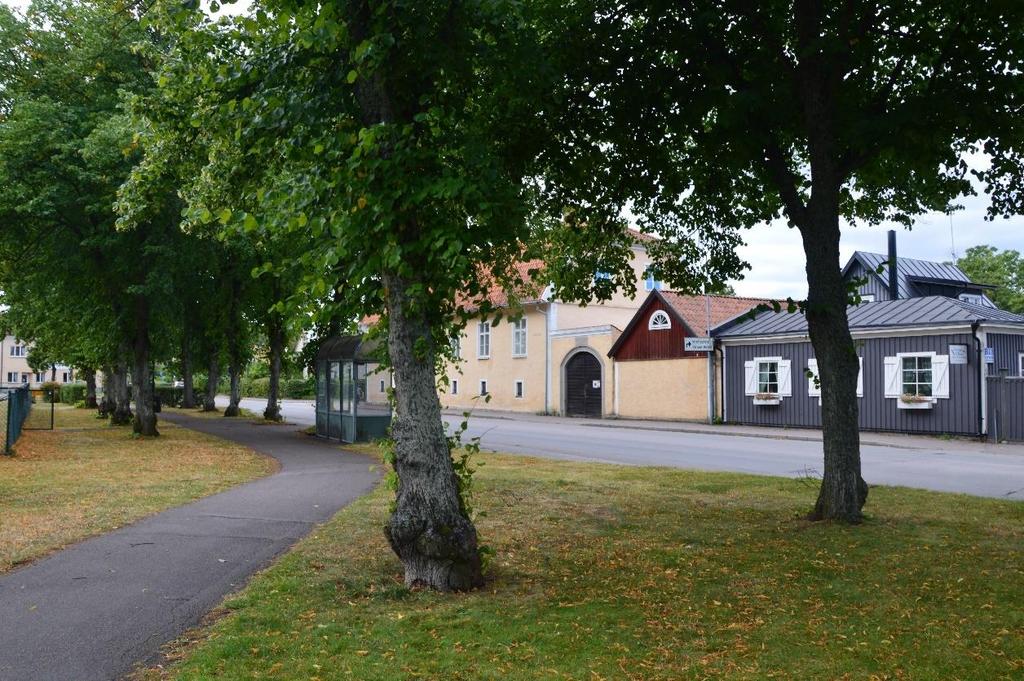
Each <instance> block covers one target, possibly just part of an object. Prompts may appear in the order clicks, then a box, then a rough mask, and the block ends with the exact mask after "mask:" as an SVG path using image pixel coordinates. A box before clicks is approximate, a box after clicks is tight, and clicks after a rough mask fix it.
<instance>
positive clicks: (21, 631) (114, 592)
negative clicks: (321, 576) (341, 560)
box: [0, 416, 379, 681]
mask: <svg viewBox="0 0 1024 681" xmlns="http://www.w3.org/2000/svg"><path fill="white" fill-rule="evenodd" d="M168 420H174V421H178V422H182V423H183V424H187V425H188V426H189V427H191V428H194V429H196V430H201V431H203V432H208V433H211V434H214V435H217V436H220V437H224V438H226V439H229V440H234V441H236V442H241V443H242V444H245V445H248V446H249V447H252V448H253V449H255V450H257V451H260V452H264V453H266V454H270V455H272V456H274V457H275V458H276V459H277V460H278V461H279V462H280V463H281V471H280V472H278V473H276V474H274V475H271V476H269V477H266V478H263V479H260V480H257V481H255V482H251V483H248V484H245V485H241V486H239V487H234V488H232V489H230V490H228V491H226V492H223V493H221V494H217V495H214V496H211V497H206V498H205V499H201V500H199V501H197V502H195V503H192V504H188V505H186V506H180V507H178V508H174V509H171V510H169V511H165V512H163V513H159V514H157V515H154V516H151V517H150V518H147V519H145V520H142V521H140V522H138V523H135V524H133V525H129V526H128V527H125V528H122V529H120V530H117V531H115V532H111V533H109V534H105V535H102V536H100V537H96V538H95V539H90V540H87V541H84V542H81V543H79V544H76V545H74V546H72V547H70V548H67V549H65V550H63V551H59V552H57V553H55V554H53V555H52V556H50V557H48V558H45V559H43V560H40V561H37V562H35V563H33V564H31V565H28V566H26V567H24V568H21V569H18V570H15V571H13V572H11V573H9V574H7V575H4V576H2V577H0V680H2V681H62V680H65V679H66V680H68V681H94V680H95V681H108V680H110V679H116V678H120V677H121V676H122V675H123V674H125V673H126V672H128V671H130V670H131V669H132V667H133V665H134V664H135V663H136V662H142V661H148V660H150V659H152V658H153V657H154V656H155V655H156V654H157V652H158V651H159V648H160V646H161V645H163V644H164V643H166V642H167V641H170V640H172V639H174V638H176V637H177V636H179V635H180V634H182V633H183V632H184V631H185V630H186V629H188V628H189V627H193V626H195V625H196V624H198V623H199V621H200V619H201V618H202V617H203V615H205V614H206V613H207V612H208V611H209V610H211V609H212V608H213V607H215V606H216V605H218V604H219V603H220V602H221V599H222V598H223V597H224V596H225V595H226V594H228V593H230V592H232V591H235V590H237V589H238V588H239V587H241V586H242V585H243V584H244V583H245V582H246V581H247V580H248V578H249V576H250V575H252V574H253V573H254V572H256V571H257V570H259V569H261V568H263V567H265V566H266V565H267V564H268V563H269V562H270V561H271V560H272V559H273V558H274V557H275V556H277V555H278V554H280V553H282V552H284V551H285V550H287V549H288V548H289V547H290V546H291V545H292V544H294V543H295V542H296V541H297V540H298V539H299V538H301V537H303V536H305V535H306V534H307V533H308V532H309V531H310V530H311V529H312V528H313V527H314V525H316V524H318V523H321V522H324V521H325V520H327V519H328V518H330V517H331V516H332V515H334V513H335V512H337V510H338V509H340V508H341V507H342V506H344V505H346V504H348V503H349V502H351V501H352V500H354V499H355V498H356V497H358V496H360V495H361V494H363V493H364V492H367V491H369V490H370V489H371V488H372V487H373V486H374V485H375V484H376V481H377V479H378V477H379V473H377V472H374V471H372V470H371V464H372V461H371V460H369V459H367V458H366V457H363V456H359V455H356V454H349V453H345V452H342V451H339V449H338V448H337V447H336V446H332V445H330V444H328V443H326V442H323V441H319V440H316V439H314V438H309V437H305V436H304V435H301V434H300V433H297V432H296V429H295V428H288V427H275V426H254V425H253V424H252V423H250V422H248V421H246V420H241V421H238V420H233V419H230V420H229V419H197V418H190V417H187V416H180V417H178V416H176V417H170V418H169V419H168ZM0 522H2V519H0Z"/></svg>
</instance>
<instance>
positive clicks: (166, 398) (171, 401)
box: [156, 383, 185, 407]
mask: <svg viewBox="0 0 1024 681" xmlns="http://www.w3.org/2000/svg"><path fill="white" fill-rule="evenodd" d="M156 396H157V397H159V398H160V404H161V405H163V406H166V407H180V406H181V401H182V400H183V399H184V398H185V389H184V388H179V387H177V386H174V385H171V384H169V383H157V385H156Z"/></svg>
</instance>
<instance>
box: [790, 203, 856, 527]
mask: <svg viewBox="0 0 1024 681" xmlns="http://www.w3.org/2000/svg"><path fill="white" fill-rule="evenodd" d="M821 203H824V204H825V205H820V204H819V203H816V200H815V199H813V198H812V200H811V202H810V204H809V205H808V208H807V215H806V221H805V223H804V224H803V225H801V228H800V231H801V234H802V236H803V243H804V252H805V253H806V255H807V284H808V294H807V310H806V315H807V328H808V331H809V334H810V337H811V344H812V345H813V346H814V355H815V357H816V358H817V360H818V371H819V380H820V381H821V425H822V437H823V440H824V450H825V468H824V473H823V474H822V479H821V490H820V491H819V493H818V500H817V503H815V505H814V510H813V511H812V512H811V514H810V518H811V519H812V520H838V521H842V522H851V523H856V522H860V521H861V519H862V515H861V509H862V508H863V507H864V503H865V502H866V501H867V497H868V486H867V483H865V482H864V479H863V478H862V477H861V464H860V428H859V424H858V418H857V414H858V404H857V374H858V373H859V371H860V362H859V360H858V359H857V350H856V347H855V346H854V344H853V337H852V335H851V334H850V325H849V322H848V320H847V316H846V306H847V298H848V293H847V289H846V283H845V282H844V281H843V278H842V273H841V270H840V266H839V210H838V192H836V197H835V201H824V202H821Z"/></svg>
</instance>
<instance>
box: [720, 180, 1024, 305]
mask: <svg viewBox="0 0 1024 681" xmlns="http://www.w3.org/2000/svg"><path fill="white" fill-rule="evenodd" d="M961 203H962V204H963V206H964V209H963V210H961V211H959V212H957V213H954V214H953V215H952V225H953V229H952V239H951V234H950V216H948V215H945V214H943V213H928V214H925V215H922V216H920V217H919V218H918V219H917V220H916V221H915V223H914V226H913V228H912V229H910V230H907V229H905V228H904V227H902V226H901V225H894V224H889V225H878V226H875V227H870V226H867V225H863V224H861V225H856V226H853V227H850V226H844V228H843V234H842V239H841V241H840V246H839V255H840V263H839V264H840V265H842V264H845V263H846V261H847V259H849V257H850V256H851V255H852V254H853V252H854V251H871V252H874V253H885V252H886V249H887V248H888V244H887V240H886V232H887V231H888V230H889V229H895V230H896V240H897V250H898V252H899V254H900V255H903V256H906V257H909V258H920V259H922V260H936V261H939V262H941V261H946V260H952V259H953V256H952V253H953V250H954V247H955V251H956V254H957V255H963V253H964V251H966V250H967V249H968V248H970V247H971V246H977V245H979V244H988V245H991V246H995V247H997V248H1000V249H1015V250H1019V251H1024V217H1014V218H1011V219H1009V220H1004V219H1002V218H997V219H996V221H995V222H986V221H985V220H984V217H985V209H986V207H987V206H988V197H987V196H985V195H980V196H976V197H966V198H964V199H963V200H962V201H961ZM744 241H745V242H746V245H745V246H743V247H741V248H740V249H739V253H740V256H741V257H742V258H743V259H744V260H745V261H747V262H748V263H750V266H751V269H750V270H749V271H748V272H747V274H746V276H745V277H744V279H743V280H742V281H738V282H735V283H734V287H735V288H736V293H737V294H739V295H745V296H772V297H780V298H785V297H786V296H792V297H793V298H801V297H804V296H806V295H807V279H806V270H805V267H806V263H807V259H806V258H805V257H804V251H803V245H802V243H801V241H800V233H799V232H798V231H797V230H796V229H790V228H788V227H787V226H786V224H785V222H783V221H777V222H774V223H772V224H770V225H762V226H758V227H755V228H753V229H751V230H750V231H749V232H747V233H746V234H745V235H744Z"/></svg>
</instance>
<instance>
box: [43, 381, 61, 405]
mask: <svg viewBox="0 0 1024 681" xmlns="http://www.w3.org/2000/svg"><path fill="white" fill-rule="evenodd" d="M42 387H43V401H44V402H49V401H50V399H51V398H52V399H53V401H54V402H60V400H61V395H60V389H61V384H60V383H56V382H54V381H47V382H46V383H43V386H42Z"/></svg>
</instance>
